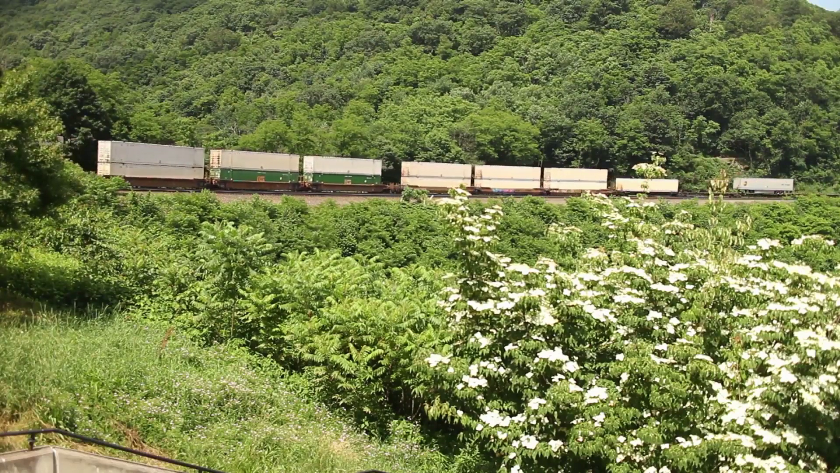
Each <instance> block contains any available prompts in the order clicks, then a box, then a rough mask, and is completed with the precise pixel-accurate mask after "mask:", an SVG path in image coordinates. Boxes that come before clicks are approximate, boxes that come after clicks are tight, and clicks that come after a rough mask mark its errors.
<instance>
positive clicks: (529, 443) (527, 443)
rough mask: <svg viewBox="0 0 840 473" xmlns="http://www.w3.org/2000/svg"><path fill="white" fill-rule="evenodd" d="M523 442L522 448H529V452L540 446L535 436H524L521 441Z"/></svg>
mask: <svg viewBox="0 0 840 473" xmlns="http://www.w3.org/2000/svg"><path fill="white" fill-rule="evenodd" d="M519 441H520V442H522V446H523V447H525V448H527V449H528V450H533V449H535V448H537V445H539V443H540V442H539V441H538V440H537V438H536V437H534V436H533V435H523V436H522V438H520V439H519Z"/></svg>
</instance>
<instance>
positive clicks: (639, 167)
mask: <svg viewBox="0 0 840 473" xmlns="http://www.w3.org/2000/svg"><path fill="white" fill-rule="evenodd" d="M665 161H667V160H666V159H665V156H663V155H662V153H658V152H656V151H654V152H653V153H652V154H651V162H650V163H639V164H636V165H635V166H633V171H635V172H636V174H637V175H638V176H639V177H640V178H642V179H662V178H663V177H665V175H666V174H667V171H665V168H664V167H662V166H663V165H664V164H665Z"/></svg>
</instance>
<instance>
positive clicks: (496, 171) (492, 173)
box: [475, 165, 542, 190]
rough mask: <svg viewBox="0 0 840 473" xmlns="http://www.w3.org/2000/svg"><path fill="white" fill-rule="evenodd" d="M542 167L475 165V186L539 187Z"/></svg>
mask: <svg viewBox="0 0 840 473" xmlns="http://www.w3.org/2000/svg"><path fill="white" fill-rule="evenodd" d="M541 174H542V169H540V168H536V167H525V166H488V165H476V166H475V187H480V188H485V189H497V190H517V189H539V188H541V187H542V186H541V185H540V176H541Z"/></svg>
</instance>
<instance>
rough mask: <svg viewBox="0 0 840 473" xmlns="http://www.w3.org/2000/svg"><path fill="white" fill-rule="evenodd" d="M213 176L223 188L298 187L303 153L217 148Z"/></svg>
mask: <svg viewBox="0 0 840 473" xmlns="http://www.w3.org/2000/svg"><path fill="white" fill-rule="evenodd" d="M210 179H211V182H212V184H213V185H215V186H218V187H219V188H222V189H242V190H295V189H297V186H298V182H299V181H300V156H298V155H294V154H282V153H258V152H253V151H232V150H221V149H214V150H211V151H210Z"/></svg>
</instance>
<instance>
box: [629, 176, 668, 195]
mask: <svg viewBox="0 0 840 473" xmlns="http://www.w3.org/2000/svg"><path fill="white" fill-rule="evenodd" d="M615 191H616V192H620V193H621V192H627V193H640V192H643V193H649V194H676V193H678V192H679V191H680V181H679V180H677V179H627V178H616V180H615Z"/></svg>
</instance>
